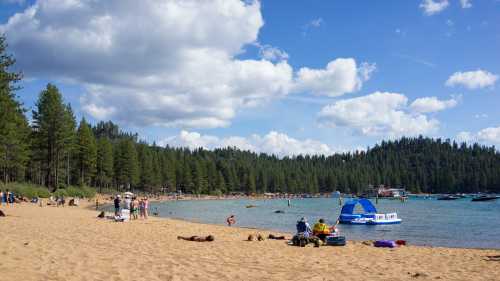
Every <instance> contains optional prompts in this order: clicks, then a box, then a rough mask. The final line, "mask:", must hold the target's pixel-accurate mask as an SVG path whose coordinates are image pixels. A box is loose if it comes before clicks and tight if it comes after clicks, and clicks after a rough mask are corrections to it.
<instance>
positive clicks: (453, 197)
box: [437, 195, 461, 200]
mask: <svg viewBox="0 0 500 281" xmlns="http://www.w3.org/2000/svg"><path fill="white" fill-rule="evenodd" d="M460 198H461V197H459V196H454V195H445V196H440V197H438V198H437V200H457V199H460Z"/></svg>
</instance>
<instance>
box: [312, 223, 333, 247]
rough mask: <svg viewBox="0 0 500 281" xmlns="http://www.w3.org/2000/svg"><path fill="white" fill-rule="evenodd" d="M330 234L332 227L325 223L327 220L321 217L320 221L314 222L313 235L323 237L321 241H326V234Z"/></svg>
mask: <svg viewBox="0 0 500 281" xmlns="http://www.w3.org/2000/svg"><path fill="white" fill-rule="evenodd" d="M329 234H330V228H329V227H328V225H327V224H326V223H325V220H324V219H319V221H318V222H317V223H315V224H314V227H313V235H314V236H316V237H318V238H319V239H321V241H323V242H325V239H326V236H328V235H329Z"/></svg>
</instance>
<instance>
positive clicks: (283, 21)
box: [0, 0, 500, 155]
mask: <svg viewBox="0 0 500 281" xmlns="http://www.w3.org/2000/svg"><path fill="white" fill-rule="evenodd" d="M181 2H182V1H181ZM204 2H205V4H203V5H198V4H199V3H200V2H197V1H195V0H189V1H184V3H182V4H180V2H178V1H156V2H155V1H144V3H143V5H142V6H141V7H140V8H139V7H135V5H137V4H136V3H137V2H135V1H108V2H107V3H105V2H103V1H83V0H82V1H77V0H75V1H53V0H52V1H51V0H43V1H42V0H40V1H12V0H7V1H5V0H4V1H0V3H1V4H0V25H1V27H0V31H1V32H4V33H5V34H6V36H7V40H8V42H9V44H10V49H9V51H10V52H11V53H13V54H14V55H15V57H16V59H17V60H18V62H19V63H18V66H19V67H21V68H22V70H23V71H24V73H25V76H26V78H27V79H26V80H25V81H24V82H23V87H24V88H23V89H22V90H21V91H20V92H19V96H20V99H21V100H22V101H23V102H24V103H25V105H26V107H28V108H31V107H33V105H34V102H35V100H36V98H37V96H38V93H39V92H40V91H41V90H42V89H43V87H44V86H45V85H46V84H47V83H48V82H52V83H55V84H56V85H57V86H58V87H59V88H60V90H61V92H62V93H63V95H64V98H65V100H66V101H67V102H70V103H71V104H72V105H73V107H74V108H75V110H76V114H77V117H78V118H81V117H82V116H85V118H87V119H89V120H91V121H92V122H96V121H98V120H101V119H104V120H107V119H111V120H113V121H116V122H117V123H118V124H119V125H120V126H121V127H123V128H124V129H126V130H130V131H136V132H138V133H139V134H140V135H141V137H142V138H144V139H145V140H147V141H150V142H152V141H156V142H159V143H161V144H167V143H168V144H171V145H182V146H184V145H185V146H190V147H196V146H203V147H206V148H213V147H218V146H224V145H235V146H238V147H240V148H242V149H251V150H255V151H262V152H270V153H276V154H280V155H289V154H296V153H326V154H329V153H332V152H335V151H343V150H352V149H357V148H364V147H367V146H371V145H373V144H375V143H376V142H378V141H380V140H382V139H388V138H397V137H400V136H403V135H408V136H412V135H419V134H422V135H426V136H432V137H443V138H452V139H459V140H466V141H479V142H481V143H484V144H488V145H492V144H493V145H495V144H496V145H497V146H498V145H500V113H499V112H498V110H497V108H498V107H499V105H500V92H499V90H498V88H499V87H500V86H499V82H498V76H499V75H500V52H499V51H498V50H500V1H497V0H481V1H479V0H469V1H462V0H448V1H443V0H439V1H438V0H433V1H432V0H423V1H422V0H418V1H396V0H392V1H389V0H388V1H354V0H352V1H314V0H308V1H284V0H283V1H278V0H272V1H270V0H263V1H261V2H253V1H246V2H245V3H242V2H240V1H238V0H226V1H213V2H212V1H208V2H209V3H208V4H207V1H204ZM16 13H20V14H19V15H18V16H14V15H15V14H16ZM329 63H330V64H329ZM327 65H328V66H327Z"/></svg>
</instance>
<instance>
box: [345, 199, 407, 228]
mask: <svg viewBox="0 0 500 281" xmlns="http://www.w3.org/2000/svg"><path fill="white" fill-rule="evenodd" d="M357 204H360V205H361V207H363V210H364V213H360V214H359V213H354V209H355V208H356V205H357ZM339 222H340V223H344V224H397V223H401V219H398V215H397V214H396V213H390V214H377V208H375V206H374V205H373V204H372V202H371V201H370V200H368V199H365V198H362V199H352V200H349V201H347V202H346V203H345V204H344V206H342V210H341V211H340V217H339Z"/></svg>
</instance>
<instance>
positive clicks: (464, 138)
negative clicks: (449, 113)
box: [457, 131, 472, 142]
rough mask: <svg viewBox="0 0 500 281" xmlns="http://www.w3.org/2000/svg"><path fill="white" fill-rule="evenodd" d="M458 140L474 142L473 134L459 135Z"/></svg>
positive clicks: (462, 133) (463, 133)
mask: <svg viewBox="0 0 500 281" xmlns="http://www.w3.org/2000/svg"><path fill="white" fill-rule="evenodd" d="M457 140H458V141H459V142H470V141H471V140H472V134H471V133H470V132H465V131H464V132H460V133H458V134H457Z"/></svg>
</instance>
